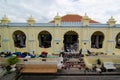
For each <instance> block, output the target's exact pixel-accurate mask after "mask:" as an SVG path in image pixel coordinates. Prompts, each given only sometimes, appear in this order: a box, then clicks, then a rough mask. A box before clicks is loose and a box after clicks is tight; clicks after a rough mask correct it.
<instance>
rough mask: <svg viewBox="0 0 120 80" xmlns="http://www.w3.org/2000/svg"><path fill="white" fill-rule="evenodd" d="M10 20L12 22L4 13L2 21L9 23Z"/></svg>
mask: <svg viewBox="0 0 120 80" xmlns="http://www.w3.org/2000/svg"><path fill="white" fill-rule="evenodd" d="M9 22H10V20H9V19H8V18H7V16H6V15H4V16H3V17H2V19H1V23H2V24H3V25H7V24H8V23H9Z"/></svg>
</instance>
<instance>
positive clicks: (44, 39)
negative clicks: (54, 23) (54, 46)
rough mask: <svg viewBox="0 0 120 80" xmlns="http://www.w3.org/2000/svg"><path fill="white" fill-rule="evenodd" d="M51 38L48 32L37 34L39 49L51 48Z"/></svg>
mask: <svg viewBox="0 0 120 80" xmlns="http://www.w3.org/2000/svg"><path fill="white" fill-rule="evenodd" d="M51 40H52V36H51V34H50V33H49V32H48V31H42V32H40V33H39V34H38V41H39V47H41V48H49V47H51Z"/></svg>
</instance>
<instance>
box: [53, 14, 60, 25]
mask: <svg viewBox="0 0 120 80" xmlns="http://www.w3.org/2000/svg"><path fill="white" fill-rule="evenodd" d="M54 21H55V25H57V26H59V25H60V23H61V16H59V13H57V15H56V16H55V17H54Z"/></svg>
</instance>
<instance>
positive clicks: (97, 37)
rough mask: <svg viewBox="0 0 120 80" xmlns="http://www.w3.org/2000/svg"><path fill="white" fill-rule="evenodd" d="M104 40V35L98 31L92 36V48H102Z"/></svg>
mask: <svg viewBox="0 0 120 80" xmlns="http://www.w3.org/2000/svg"><path fill="white" fill-rule="evenodd" d="M103 40H104V34H103V33H102V32H100V31H96V32H94V33H93V34H92V36H91V48H97V49H99V48H102V46H103Z"/></svg>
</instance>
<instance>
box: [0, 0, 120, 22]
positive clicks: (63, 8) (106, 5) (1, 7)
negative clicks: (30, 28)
mask: <svg viewBox="0 0 120 80" xmlns="http://www.w3.org/2000/svg"><path fill="white" fill-rule="evenodd" d="M57 12H58V13H59V15H60V16H64V15H66V14H79V15H81V16H84V14H85V13H87V15H88V16H89V17H90V18H91V19H94V20H96V21H98V22H101V23H106V21H107V20H108V19H109V18H110V17H111V16H113V17H114V18H115V20H116V21H117V23H120V0H0V19H1V18H2V16H3V15H4V14H6V15H7V17H8V18H9V19H10V20H11V22H26V20H27V19H28V17H29V16H30V15H32V16H33V17H34V18H35V20H36V22H40V23H43V22H49V21H50V20H52V19H53V18H54V16H55V15H56V14H57Z"/></svg>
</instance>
